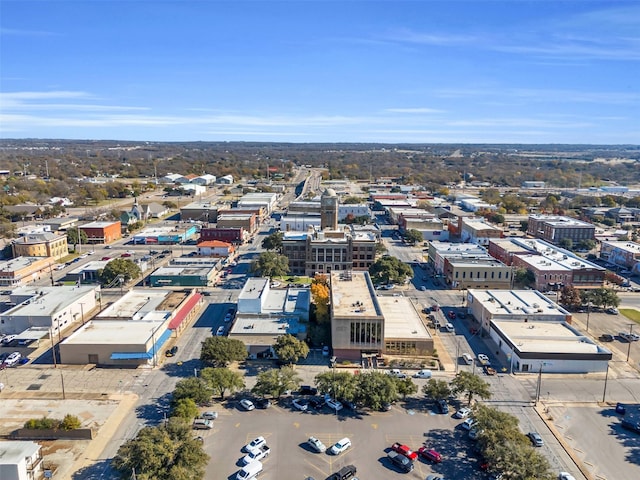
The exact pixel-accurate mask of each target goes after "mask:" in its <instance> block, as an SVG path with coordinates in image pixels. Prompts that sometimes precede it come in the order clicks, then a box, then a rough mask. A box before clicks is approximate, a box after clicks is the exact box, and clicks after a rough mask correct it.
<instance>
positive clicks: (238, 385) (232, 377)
mask: <svg viewBox="0 0 640 480" xmlns="http://www.w3.org/2000/svg"><path fill="white" fill-rule="evenodd" d="M200 378H202V381H203V382H205V383H206V384H207V386H208V387H209V388H211V389H212V390H213V391H214V392H216V393H219V394H220V399H221V400H224V395H225V393H226V392H227V390H228V391H230V392H232V393H233V392H237V391H238V390H242V389H243V388H244V379H243V378H242V375H241V374H240V373H238V372H234V371H232V370H229V369H228V368H224V367H221V368H211V367H208V368H203V369H202V371H201V372H200Z"/></svg>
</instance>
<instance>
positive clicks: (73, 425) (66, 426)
mask: <svg viewBox="0 0 640 480" xmlns="http://www.w3.org/2000/svg"><path fill="white" fill-rule="evenodd" d="M80 425H81V422H80V419H79V418H78V417H76V416H75V415H71V414H69V413H67V414H66V415H65V416H64V418H63V419H62V422H60V427H59V428H60V429H61V430H77V429H78V428H80Z"/></svg>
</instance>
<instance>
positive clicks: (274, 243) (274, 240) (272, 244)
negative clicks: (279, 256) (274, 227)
mask: <svg viewBox="0 0 640 480" xmlns="http://www.w3.org/2000/svg"><path fill="white" fill-rule="evenodd" d="M283 238H284V233H282V232H280V231H277V232H273V233H272V234H271V235H269V236H268V237H266V238H265V239H264V240H262V248H264V249H265V250H275V251H276V252H280V251H282V239H283Z"/></svg>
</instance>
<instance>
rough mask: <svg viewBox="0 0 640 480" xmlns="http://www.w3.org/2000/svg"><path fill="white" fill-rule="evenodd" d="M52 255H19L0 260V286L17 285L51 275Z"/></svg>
mask: <svg viewBox="0 0 640 480" xmlns="http://www.w3.org/2000/svg"><path fill="white" fill-rule="evenodd" d="M53 263H54V260H53V258H51V257H17V258H12V259H11V260H6V261H4V262H0V286H3V287H17V286H20V285H26V284H27V283H29V282H35V281H37V280H39V279H40V278H42V277H44V276H51V266H52V265H53Z"/></svg>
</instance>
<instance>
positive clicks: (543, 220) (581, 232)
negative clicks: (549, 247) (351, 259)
mask: <svg viewBox="0 0 640 480" xmlns="http://www.w3.org/2000/svg"><path fill="white" fill-rule="evenodd" d="M595 233H596V227H595V225H593V224H591V223H588V222H583V221H582V220H577V219H575V218H571V217H564V216H558V215H541V214H540V215H539V214H536V215H529V224H528V227H527V234H529V235H531V236H532V237H535V238H539V239H541V240H544V241H547V242H549V243H553V244H554V245H558V244H560V242H561V241H563V240H571V241H572V242H573V244H577V243H579V242H580V241H581V240H594V239H595Z"/></svg>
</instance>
